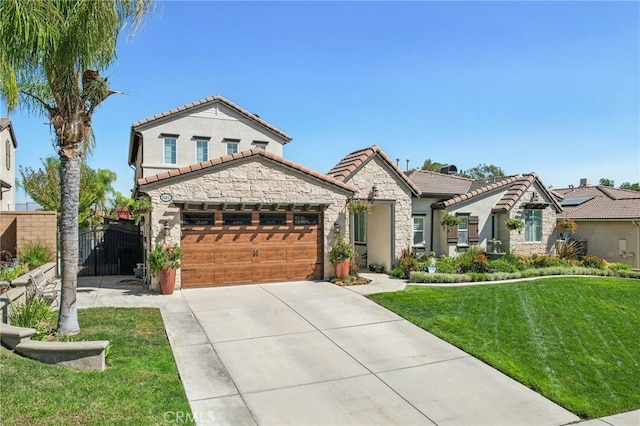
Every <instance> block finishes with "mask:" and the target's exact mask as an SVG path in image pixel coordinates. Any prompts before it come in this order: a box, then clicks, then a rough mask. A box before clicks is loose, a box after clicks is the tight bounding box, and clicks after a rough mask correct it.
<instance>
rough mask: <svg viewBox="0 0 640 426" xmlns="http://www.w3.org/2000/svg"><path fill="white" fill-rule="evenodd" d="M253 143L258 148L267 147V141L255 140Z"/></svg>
mask: <svg viewBox="0 0 640 426" xmlns="http://www.w3.org/2000/svg"><path fill="white" fill-rule="evenodd" d="M253 145H254V146H255V147H256V148H258V149H264V150H265V151H266V149H267V142H260V141H253Z"/></svg>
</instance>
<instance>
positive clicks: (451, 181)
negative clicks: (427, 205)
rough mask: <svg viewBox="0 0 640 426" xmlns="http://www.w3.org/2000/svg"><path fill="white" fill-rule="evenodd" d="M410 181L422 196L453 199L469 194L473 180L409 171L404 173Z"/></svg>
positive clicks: (422, 171) (427, 171)
mask: <svg viewBox="0 0 640 426" xmlns="http://www.w3.org/2000/svg"><path fill="white" fill-rule="evenodd" d="M406 175H407V177H408V178H409V180H410V181H412V182H413V183H414V184H415V185H416V186H417V187H418V188H420V193H421V194H422V196H428V195H433V196H441V197H442V196H447V197H453V196H456V195H460V194H465V193H467V192H469V188H470V187H471V184H472V183H473V180H471V179H468V178H465V177H462V176H455V175H447V174H444V173H439V172H432V171H429V170H417V169H416V170H411V171H408V172H407V173H406Z"/></svg>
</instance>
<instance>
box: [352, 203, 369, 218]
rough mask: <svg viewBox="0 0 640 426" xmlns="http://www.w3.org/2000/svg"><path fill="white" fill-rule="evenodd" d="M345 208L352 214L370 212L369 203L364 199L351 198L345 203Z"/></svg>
mask: <svg viewBox="0 0 640 426" xmlns="http://www.w3.org/2000/svg"><path fill="white" fill-rule="evenodd" d="M347 210H349V213H351V214H352V215H354V216H357V215H359V214H360V213H367V214H369V213H371V203H370V202H369V201H365V200H353V201H349V203H348V204H347Z"/></svg>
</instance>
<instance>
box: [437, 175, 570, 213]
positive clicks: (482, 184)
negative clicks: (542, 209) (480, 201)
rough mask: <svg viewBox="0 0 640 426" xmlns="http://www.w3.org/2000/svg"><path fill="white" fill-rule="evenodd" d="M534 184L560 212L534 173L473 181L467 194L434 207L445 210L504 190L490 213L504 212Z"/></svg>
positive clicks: (551, 196)
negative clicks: (536, 184)
mask: <svg viewBox="0 0 640 426" xmlns="http://www.w3.org/2000/svg"><path fill="white" fill-rule="evenodd" d="M535 182H538V185H539V187H540V188H541V190H542V192H543V193H544V194H545V199H547V200H549V201H550V204H551V205H552V206H553V208H554V209H555V210H556V211H557V212H561V211H562V207H560V205H559V204H558V203H557V202H556V199H555V197H554V196H553V195H552V194H551V192H550V191H549V190H548V189H547V187H546V186H545V185H544V184H543V183H542V181H541V180H540V178H538V175H536V174H535V173H529V174H525V175H514V176H500V177H498V178H492V179H488V180H485V179H478V180H475V181H473V183H472V185H471V186H470V187H469V192H467V193H464V194H460V195H457V196H455V197H453V198H450V199H448V200H444V201H441V202H439V203H435V204H434V207H435V208H440V209H446V208H449V207H452V206H455V205H456V204H460V203H462V202H465V201H469V200H473V199H474V198H480V197H481V196H484V195H486V194H488V193H490V192H494V191H497V190H506V191H505V193H504V194H503V195H502V197H500V199H499V200H498V201H497V202H496V204H495V205H494V206H493V208H492V211H494V212H506V211H509V210H510V209H511V208H512V207H513V206H514V205H515V203H516V202H517V201H518V200H519V199H520V198H521V197H522V195H523V194H524V193H525V191H526V190H527V189H528V188H529V187H530V186H531V185H533V184H534V183H535Z"/></svg>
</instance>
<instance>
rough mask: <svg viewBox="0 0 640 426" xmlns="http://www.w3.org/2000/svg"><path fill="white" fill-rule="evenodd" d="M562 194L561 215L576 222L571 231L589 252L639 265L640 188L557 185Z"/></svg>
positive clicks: (582, 181) (639, 266) (610, 259)
mask: <svg viewBox="0 0 640 426" xmlns="http://www.w3.org/2000/svg"><path fill="white" fill-rule="evenodd" d="M554 192H555V193H556V194H558V195H559V196H560V198H561V199H560V204H561V205H562V209H563V214H562V216H561V218H562V219H568V220H572V221H574V222H576V224H577V225H578V228H577V230H576V231H575V232H574V233H573V235H571V237H572V238H573V239H575V240H578V241H582V242H583V244H584V245H585V246H586V249H587V250H586V253H587V254H588V255H594V256H598V257H600V258H603V259H605V260H607V261H609V262H623V263H626V264H628V265H629V266H631V267H633V268H640V259H638V257H639V254H640V192H638V191H631V190H626V189H619V188H612V187H609V186H591V185H589V184H588V181H587V180H586V179H581V181H580V186H577V187H568V188H561V189H554Z"/></svg>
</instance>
